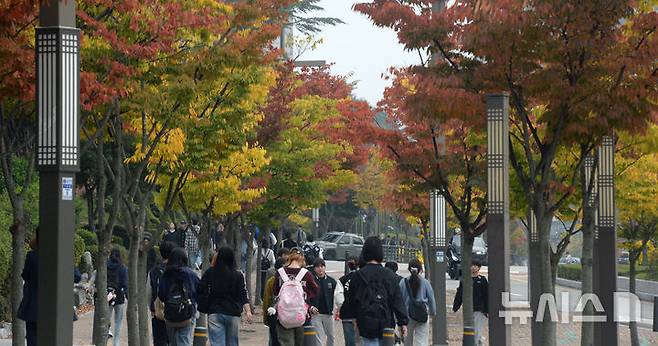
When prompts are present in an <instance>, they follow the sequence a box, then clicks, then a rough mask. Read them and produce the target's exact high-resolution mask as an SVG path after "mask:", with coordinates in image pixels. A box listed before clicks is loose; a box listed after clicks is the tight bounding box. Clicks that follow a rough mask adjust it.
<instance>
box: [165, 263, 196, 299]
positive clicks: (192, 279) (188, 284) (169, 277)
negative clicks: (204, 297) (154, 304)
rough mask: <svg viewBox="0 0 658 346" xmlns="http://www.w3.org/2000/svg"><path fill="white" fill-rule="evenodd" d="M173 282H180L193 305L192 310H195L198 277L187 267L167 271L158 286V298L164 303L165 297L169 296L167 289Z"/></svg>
mask: <svg viewBox="0 0 658 346" xmlns="http://www.w3.org/2000/svg"><path fill="white" fill-rule="evenodd" d="M174 281H180V282H182V283H183V285H185V289H187V293H188V294H189V297H190V299H191V300H192V303H193V304H194V309H195V310H196V304H197V290H196V289H197V286H198V285H199V277H198V276H197V275H196V273H195V272H193V271H192V269H190V268H188V267H182V268H176V269H167V270H165V272H164V274H162V278H160V284H159V286H158V298H160V300H161V301H162V302H164V303H166V302H167V295H168V294H169V288H170V287H171V285H172V284H173V283H174Z"/></svg>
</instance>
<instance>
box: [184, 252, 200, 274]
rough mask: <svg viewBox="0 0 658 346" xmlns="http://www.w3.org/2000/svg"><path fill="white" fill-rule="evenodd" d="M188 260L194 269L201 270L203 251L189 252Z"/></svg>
mask: <svg viewBox="0 0 658 346" xmlns="http://www.w3.org/2000/svg"><path fill="white" fill-rule="evenodd" d="M187 259H188V261H189V263H190V267H191V268H192V269H196V268H200V266H201V251H189V250H188V251H187Z"/></svg>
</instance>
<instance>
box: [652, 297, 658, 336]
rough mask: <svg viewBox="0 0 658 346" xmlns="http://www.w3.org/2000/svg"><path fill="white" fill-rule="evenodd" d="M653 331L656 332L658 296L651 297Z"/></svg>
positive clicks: (657, 329) (657, 328) (657, 325)
mask: <svg viewBox="0 0 658 346" xmlns="http://www.w3.org/2000/svg"><path fill="white" fill-rule="evenodd" d="M653 331H654V332H658V297H653Z"/></svg>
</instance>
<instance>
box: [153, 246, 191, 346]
mask: <svg viewBox="0 0 658 346" xmlns="http://www.w3.org/2000/svg"><path fill="white" fill-rule="evenodd" d="M198 284H199V277H198V276H197V274H196V273H195V272H194V271H192V269H190V268H189V266H188V260H187V253H186V252H185V249H183V248H181V247H176V248H174V249H173V250H172V251H171V254H170V256H169V260H168V261H167V266H166V269H165V271H164V273H163V274H162V278H161V279H160V283H159V286H158V299H159V300H160V301H161V302H162V303H163V305H164V319H165V323H166V325H167V336H168V338H169V345H171V346H190V345H192V333H193V331H194V324H195V322H196V305H197V290H196V289H197V286H198Z"/></svg>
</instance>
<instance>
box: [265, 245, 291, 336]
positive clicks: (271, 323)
mask: <svg viewBox="0 0 658 346" xmlns="http://www.w3.org/2000/svg"><path fill="white" fill-rule="evenodd" d="M282 250H283V249H282ZM285 250H287V249H285ZM286 256H287V252H286ZM285 262H286V259H285V258H284V257H279V258H277V259H276V261H274V270H279V269H280V268H282V267H283V265H284V264H285ZM275 282H276V278H275V277H274V275H272V276H271V277H270V278H268V279H267V282H266V283H265V284H264V286H265V294H264V295H263V324H265V325H266V326H267V327H268V329H269V331H270V341H269V343H268V345H269V346H279V345H280V344H279V339H278V337H277V333H276V328H277V325H278V324H279V322H278V321H277V319H276V309H275V308H274V295H273V294H274V283H275Z"/></svg>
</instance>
